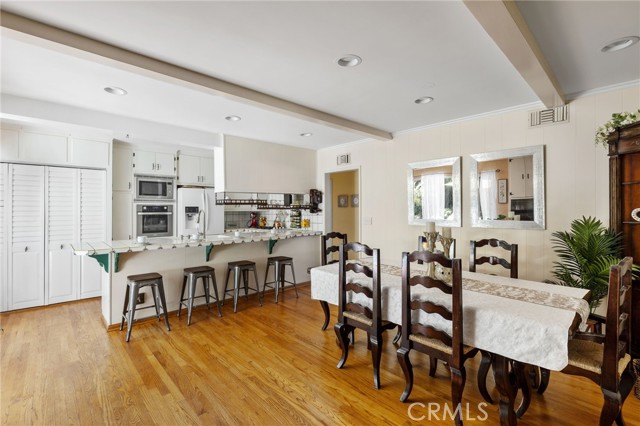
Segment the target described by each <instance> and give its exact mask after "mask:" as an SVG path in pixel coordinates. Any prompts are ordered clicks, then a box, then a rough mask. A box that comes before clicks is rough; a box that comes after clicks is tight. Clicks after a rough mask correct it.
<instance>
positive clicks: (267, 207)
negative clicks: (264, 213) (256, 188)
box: [258, 204, 311, 210]
mask: <svg viewBox="0 0 640 426" xmlns="http://www.w3.org/2000/svg"><path fill="white" fill-rule="evenodd" d="M310 208H311V206H310V205H308V204H304V205H301V206H298V205H293V204H292V205H290V206H283V205H282V204H260V205H258V210H309V209H310Z"/></svg>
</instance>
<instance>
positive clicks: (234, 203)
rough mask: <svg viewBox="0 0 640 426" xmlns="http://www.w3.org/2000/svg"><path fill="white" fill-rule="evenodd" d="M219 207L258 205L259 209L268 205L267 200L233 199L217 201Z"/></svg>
mask: <svg viewBox="0 0 640 426" xmlns="http://www.w3.org/2000/svg"><path fill="white" fill-rule="evenodd" d="M216 204H217V205H219V206H220V205H227V206H249V205H257V206H258V208H263V207H260V206H264V205H266V204H267V200H231V199H216Z"/></svg>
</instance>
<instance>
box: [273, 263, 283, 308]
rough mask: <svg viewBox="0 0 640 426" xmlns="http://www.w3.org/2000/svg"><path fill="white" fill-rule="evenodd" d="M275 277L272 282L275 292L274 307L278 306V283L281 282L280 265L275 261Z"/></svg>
mask: <svg viewBox="0 0 640 426" xmlns="http://www.w3.org/2000/svg"><path fill="white" fill-rule="evenodd" d="M274 269H275V271H276V277H275V280H274V287H275V290H276V305H277V304H278V293H279V292H280V281H282V263H280V262H278V261H276V265H275V268H274Z"/></svg>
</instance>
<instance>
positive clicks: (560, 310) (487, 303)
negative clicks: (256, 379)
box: [311, 263, 590, 426]
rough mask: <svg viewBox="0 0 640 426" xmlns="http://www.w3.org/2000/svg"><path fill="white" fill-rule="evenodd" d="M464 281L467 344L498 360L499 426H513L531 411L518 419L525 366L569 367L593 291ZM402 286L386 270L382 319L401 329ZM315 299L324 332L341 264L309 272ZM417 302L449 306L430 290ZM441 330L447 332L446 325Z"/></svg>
mask: <svg viewBox="0 0 640 426" xmlns="http://www.w3.org/2000/svg"><path fill="white" fill-rule="evenodd" d="M421 268H424V269H423V270H421V269H420V268H417V269H415V273H427V268H428V265H423V266H422V267H421ZM412 272H414V270H413V269H412ZM347 279H354V278H353V277H349V276H348V277H347ZM358 279H359V278H357V279H355V280H358ZM462 280H463V311H464V324H463V327H464V341H465V344H467V345H469V346H473V347H476V348H478V349H482V350H485V351H488V352H491V353H492V354H494V356H493V357H492V367H493V373H494V378H495V382H496V387H497V389H498V391H499V393H500V401H499V412H500V424H501V425H508V426H515V425H516V424H517V417H518V415H522V414H524V411H526V408H527V407H526V406H525V407H522V406H521V407H520V409H519V410H518V413H516V409H515V400H516V395H517V392H518V384H519V383H520V380H517V376H522V375H524V374H526V372H525V370H526V367H527V366H538V367H542V368H545V369H548V370H552V371H560V370H562V369H563V368H564V367H565V366H566V365H567V364H568V341H569V339H570V338H571V336H572V335H573V333H574V332H576V331H577V330H578V329H579V328H584V327H586V321H587V318H588V316H589V304H588V302H587V300H588V298H589V297H590V294H589V291H588V290H584V289H577V288H572V287H563V286H558V285H553V284H546V283H541V282H536V281H527V280H522V279H514V278H509V277H501V276H494V275H487V274H481V273H474V272H463V275H462ZM401 286H402V278H401V274H400V268H399V267H398V266H395V265H383V266H382V267H381V294H382V317H383V319H384V320H387V321H390V322H393V323H395V324H400V323H401V315H402V304H401V293H402V288H401ZM311 297H312V298H313V299H316V300H319V301H320V303H321V305H322V307H323V311H324V312H325V325H324V327H326V324H328V322H329V307H328V305H329V304H333V305H337V304H338V263H334V264H330V265H325V266H320V267H317V268H313V269H312V270H311ZM415 297H418V298H428V299H429V300H432V301H435V302H441V303H447V302H446V300H443V301H438V300H437V299H438V297H442V296H438V294H437V292H433V291H430V290H428V289H425V290H424V291H423V293H422V294H421V293H420V292H417V293H415ZM432 317H433V316H430V317H429V319H426V318H425V321H427V322H432V325H434V326H436V327H437V326H438V324H437V319H435V320H434V319H433V318H432ZM434 321H435V322H434ZM442 327H443V329H445V331H446V324H442ZM523 392H524V393H526V392H528V389H523ZM526 396H527V395H525V400H527V399H528V398H526Z"/></svg>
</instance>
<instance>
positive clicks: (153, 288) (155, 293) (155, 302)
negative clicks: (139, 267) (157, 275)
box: [151, 285, 160, 321]
mask: <svg viewBox="0 0 640 426" xmlns="http://www.w3.org/2000/svg"><path fill="white" fill-rule="evenodd" d="M151 295H152V296H153V307H154V308H155V310H156V318H157V319H158V321H160V309H158V302H159V300H158V286H155V285H152V286H151Z"/></svg>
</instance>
